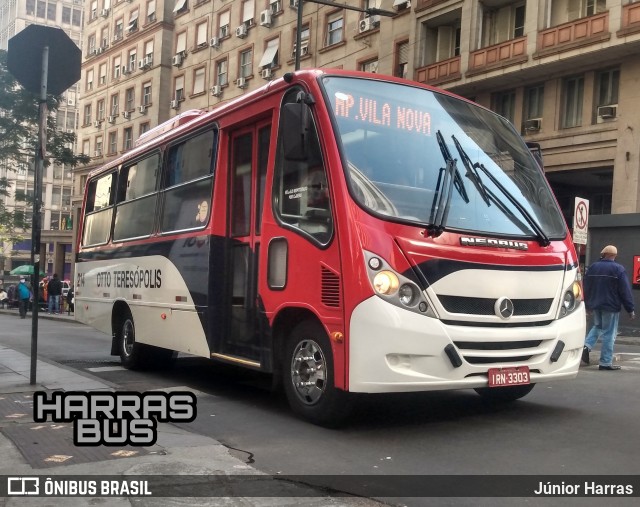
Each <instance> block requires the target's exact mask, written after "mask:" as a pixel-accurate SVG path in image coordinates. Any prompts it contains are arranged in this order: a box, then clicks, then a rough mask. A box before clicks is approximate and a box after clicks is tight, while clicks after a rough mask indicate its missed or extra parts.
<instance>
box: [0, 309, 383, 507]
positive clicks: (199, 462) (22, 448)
mask: <svg viewBox="0 0 640 507" xmlns="http://www.w3.org/2000/svg"><path fill="white" fill-rule="evenodd" d="M0 311H2V310H0ZM16 315H17V314H16ZM45 318H50V319H57V318H63V319H72V318H73V317H68V316H53V315H49V316H46V317H45ZM30 363H31V359H30V357H29V356H27V355H25V354H22V353H20V352H17V351H15V350H13V349H10V348H7V347H5V346H2V345H0V456H1V458H0V475H10V476H12V477H15V476H18V477H31V478H33V477H34V476H41V479H40V480H42V479H44V478H53V479H55V477H56V476H61V475H64V476H76V477H75V478H74V479H82V480H89V479H92V478H98V479H102V478H112V477H110V476H117V477H122V478H126V479H128V480H133V479H135V478H136V477H139V478H141V479H145V478H146V479H148V478H152V479H154V478H155V481H154V480H151V492H152V493H153V492H154V489H155V490H156V494H157V493H158V491H160V492H161V494H162V496H153V497H146V498H144V499H141V497H102V498H100V499H99V500H96V499H94V498H90V497H84V498H74V499H69V498H67V499H65V500H64V504H65V505H93V504H95V503H96V502H98V503H99V504H100V505H102V506H118V507H122V506H128V505H140V502H141V501H142V502H143V505H154V506H155V505H176V502H178V504H180V505H182V504H185V502H186V503H187V504H189V505H224V506H234V505H242V506H256V507H271V506H276V505H277V506H292V507H293V506H309V507H316V506H317V507H320V506H348V507H373V506H380V505H383V504H381V503H379V502H376V501H373V500H370V499H367V498H358V497H350V496H342V497H340V496H337V497H330V496H328V495H329V493H328V492H327V491H326V490H321V489H314V488H313V487H311V486H308V485H306V484H304V483H296V482H291V481H286V480H279V479H278V478H277V477H275V478H274V477H271V476H267V475H265V474H262V472H260V471H258V470H257V469H255V468H253V467H251V466H250V465H248V464H246V463H245V462H244V461H242V460H240V459H238V458H236V457H234V456H232V455H231V454H230V453H229V450H228V449H227V448H226V447H225V446H223V445H222V444H220V443H219V442H217V441H216V440H213V439H211V438H209V437H206V436H201V435H197V434H194V433H191V432H189V431H186V430H184V429H182V428H181V427H180V426H181V425H179V424H170V423H158V439H157V442H156V444H155V445H153V446H151V447H131V446H122V447H110V446H109V447H107V446H100V447H77V446H75V445H74V444H73V423H61V424H54V423H52V422H50V421H48V422H47V423H40V424H39V423H35V422H33V393H34V392H35V391H47V392H51V391H56V390H62V391H74V390H82V391H114V390H116V389H115V388H116V386H115V385H113V384H110V383H108V382H105V381H103V380H101V379H98V378H97V377H94V376H92V375H90V374H88V373H85V372H79V371H77V370H74V369H73V368H69V367H67V366H63V365H61V364H58V363H54V362H51V361H44V360H38V363H37V385H30V384H29V377H30ZM195 394H196V396H198V395H202V396H206V395H204V394H202V393H195ZM80 476H81V477H80ZM239 476H240V477H239ZM241 476H244V477H245V478H246V479H245V478H243V477H241ZM199 478H201V479H199ZM2 480H3V481H4V480H7V482H8V479H4V478H3V479H2ZM194 480H195V485H194V484H193V483H194ZM42 482H44V481H42ZM198 482H199V483H198ZM41 484H42V483H41ZM248 484H249V485H248ZM251 484H253V485H251ZM198 486H199V487H200V490H198V489H197V488H198ZM207 488H208V489H207ZM211 488H213V489H211ZM185 489H186V491H187V493H186V494H185V493H184V492H185ZM0 491H4V492H6V491H7V486H5V485H4V484H0ZM40 491H42V485H41V486H40ZM197 491H200V492H201V493H199V494H198V493H197ZM202 491H204V492H205V493H202ZM211 491H215V493H214V498H207V496H209V494H208V493H206V492H211ZM221 492H223V493H221ZM190 493H192V494H193V496H194V497H195V496H200V498H191V499H189V500H187V499H184V498H182V497H183V496H190ZM245 495H246V496H245ZM258 495H260V496H258ZM173 496H175V497H180V498H179V500H177V499H174V500H170V497H173ZM51 502H52V499H50V498H28V497H24V496H22V497H14V496H10V497H8V498H2V497H0V505H3V506H4V507H10V506H14V505H21V506H22V505H53V504H52V503H51ZM56 503H59V501H58V502H56Z"/></svg>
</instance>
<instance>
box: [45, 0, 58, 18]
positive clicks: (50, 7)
mask: <svg viewBox="0 0 640 507" xmlns="http://www.w3.org/2000/svg"><path fill="white" fill-rule="evenodd" d="M56 7H57V5H56V4H55V3H53V2H49V3H48V4H47V19H48V20H49V21H55V20H56Z"/></svg>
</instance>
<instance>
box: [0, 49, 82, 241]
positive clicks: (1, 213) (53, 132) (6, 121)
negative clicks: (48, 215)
mask: <svg viewBox="0 0 640 507" xmlns="http://www.w3.org/2000/svg"><path fill="white" fill-rule="evenodd" d="M60 104H61V98H60V97H55V96H53V95H49V96H48V97H47V110H48V112H49V114H48V116H47V126H46V130H47V132H46V136H47V137H46V139H47V152H46V154H45V157H44V166H45V168H46V167H48V166H49V165H51V164H52V163H55V164H66V165H68V166H70V167H71V168H74V167H77V166H78V165H80V164H87V163H89V161H90V158H89V156H87V155H76V154H74V153H73V146H74V143H75V140H76V135H75V133H71V132H67V131H66V130H65V129H58V128H56V111H57V110H58V108H59V107H60ZM37 141H38V97H37V96H36V95H34V94H33V93H31V92H29V91H27V90H25V89H24V88H23V87H22V86H20V84H19V83H18V82H17V81H16V80H15V78H14V77H13V75H12V74H11V73H10V72H9V70H8V69H7V52H6V51H3V50H0V169H2V168H3V167H4V168H7V170H8V171H15V170H16V169H22V170H24V169H26V168H33V167H34V164H35V154H36V145H37ZM0 173H1V172H0ZM10 196H11V189H10V183H9V179H8V178H7V177H6V176H5V177H1V178H0V250H1V245H2V244H3V243H4V242H7V241H8V242H12V243H15V242H16V241H20V240H21V239H22V234H21V232H22V231H23V230H25V229H30V228H31V224H30V223H25V222H24V218H23V217H22V215H21V214H17V213H16V212H15V211H13V210H11V209H9V208H7V206H6V205H5V201H6V198H7V197H10ZM13 197H14V198H15V199H16V200H17V201H20V202H24V203H26V204H29V203H30V201H31V200H30V199H29V198H27V196H26V195H14V196H13ZM31 204H33V203H32V202H31Z"/></svg>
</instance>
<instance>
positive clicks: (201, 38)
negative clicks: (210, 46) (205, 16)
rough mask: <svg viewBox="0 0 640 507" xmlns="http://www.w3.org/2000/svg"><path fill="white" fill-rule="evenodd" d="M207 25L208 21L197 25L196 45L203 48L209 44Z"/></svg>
mask: <svg viewBox="0 0 640 507" xmlns="http://www.w3.org/2000/svg"><path fill="white" fill-rule="evenodd" d="M207 25H208V23H207V22H206V21H205V22H204V23H200V24H198V25H196V47H199V48H203V47H206V46H207Z"/></svg>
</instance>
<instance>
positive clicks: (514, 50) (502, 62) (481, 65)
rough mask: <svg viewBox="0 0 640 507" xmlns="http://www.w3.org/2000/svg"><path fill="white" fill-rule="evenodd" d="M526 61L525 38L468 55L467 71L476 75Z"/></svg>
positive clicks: (488, 47)
mask: <svg viewBox="0 0 640 507" xmlns="http://www.w3.org/2000/svg"><path fill="white" fill-rule="evenodd" d="M526 61H527V37H526V36H524V37H518V38H517V39H511V40H508V41H505V42H501V43H500V44H494V45H493V46H487V47H486V48H482V49H478V50H477V51H473V52H472V53H471V54H470V55H469V71H470V72H473V73H476V72H482V71H485V70H490V69H492V68H496V67H505V66H507V65H513V64H515V63H521V62H526Z"/></svg>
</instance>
